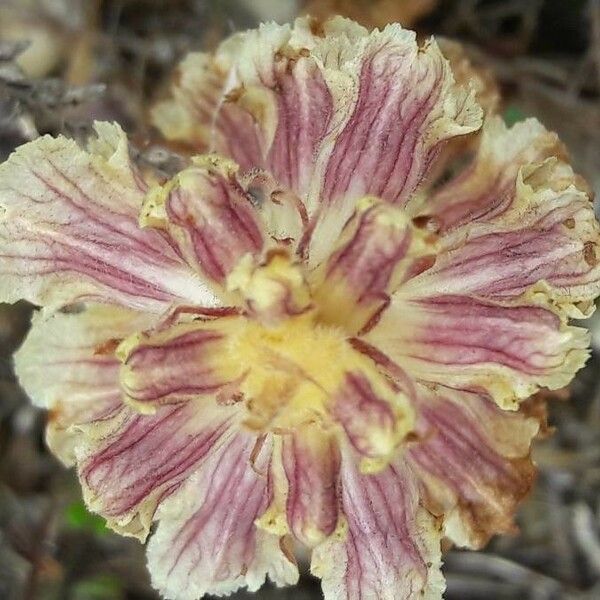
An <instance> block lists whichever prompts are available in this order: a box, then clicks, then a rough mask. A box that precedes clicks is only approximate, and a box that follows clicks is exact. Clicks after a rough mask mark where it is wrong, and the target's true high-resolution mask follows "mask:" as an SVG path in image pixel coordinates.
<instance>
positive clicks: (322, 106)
mask: <svg viewBox="0 0 600 600" xmlns="http://www.w3.org/2000/svg"><path fill="white" fill-rule="evenodd" d="M311 24H314V22H313V21H311V20H310V19H307V18H304V19H299V20H297V21H296V23H295V25H294V26H293V27H292V28H290V26H288V25H284V26H278V25H275V24H267V25H263V26H261V27H260V29H258V30H253V31H249V32H246V33H241V34H237V35H235V36H233V37H232V38H230V39H229V40H227V41H226V42H224V43H223V44H222V45H221V47H220V48H219V49H218V50H217V52H216V53H215V56H214V57H213V58H212V59H210V58H208V57H206V56H203V57H197V58H195V59H192V58H189V59H187V60H186V61H185V62H184V64H183V65H182V66H181V73H180V77H178V78H177V81H176V83H175V86H174V90H173V96H174V98H173V100H172V101H169V102H168V103H167V104H162V105H160V107H159V108H158V109H156V110H155V111H154V121H155V124H157V126H158V127H159V128H160V129H162V131H163V133H164V134H165V135H166V136H167V137H170V138H171V139H181V138H184V139H185V140H187V141H188V142H191V143H192V144H193V143H194V142H193V140H194V134H195V132H196V131H197V130H198V129H201V130H202V131H203V132H207V131H208V130H209V129H210V131H211V132H212V135H213V137H214V139H215V146H214V149H216V150H218V151H220V152H222V153H224V154H226V155H228V156H232V157H233V158H235V160H236V161H237V162H238V163H239V164H240V165H241V166H242V168H244V169H246V168H249V167H261V168H264V169H266V170H268V171H270V172H271V173H273V175H274V176H275V177H276V178H277V179H278V180H279V181H280V182H281V183H282V184H284V185H285V186H288V187H290V188H291V189H292V190H293V191H294V192H295V193H296V194H297V195H298V196H299V197H300V198H302V200H303V201H305V202H306V205H307V209H308V214H309V215H311V216H313V217H315V215H317V216H316V217H315V218H318V219H319V224H318V225H317V228H316V229H315V232H314V236H313V237H316V238H317V239H318V238H319V237H320V235H319V234H318V232H320V230H321V229H322V228H325V230H329V229H334V230H335V231H336V233H334V234H332V235H330V236H329V237H331V238H332V239H335V238H336V237H337V233H339V230H340V228H341V225H343V223H344V222H345V221H346V220H347V218H348V217H349V216H350V215H351V214H352V212H353V208H354V204H355V202H356V200H357V199H358V198H360V197H362V196H364V195H374V196H378V197H381V198H384V199H386V200H389V201H392V202H399V203H401V202H405V201H406V200H407V199H408V198H409V197H410V196H411V195H412V194H413V192H414V191H415V190H416V189H417V188H418V186H419V185H420V184H421V182H422V181H423V179H424V178H425V177H426V176H427V173H428V170H429V168H430V166H431V164H432V162H433V160H434V158H435V157H436V156H437V154H438V153H439V151H440V149H441V146H442V144H443V142H444V141H446V140H448V139H450V138H453V137H456V136H459V135H464V134H466V133H469V132H472V131H474V130H476V129H478V128H479V126H480V123H481V109H480V108H479V106H478V105H477V104H476V103H475V101H474V99H473V94H469V93H468V92H467V91H465V90H464V89H462V88H459V87H458V86H456V85H455V84H454V81H453V77H452V73H451V71H450V68H449V66H448V63H447V61H446V60H445V59H444V58H443V56H442V54H441V53H440V51H439V49H438V47H437V45H436V44H435V42H433V41H430V42H428V43H427V44H426V45H425V46H424V47H422V48H419V47H418V45H417V43H416V39H415V34H414V33H412V32H408V31H406V30H403V29H402V28H401V27H400V26H399V25H390V26H388V27H386V28H385V29H384V30H383V31H378V30H375V31H373V32H371V33H369V32H368V31H367V30H366V29H364V28H362V27H360V26H359V25H357V24H355V23H353V22H352V21H348V20H345V19H341V18H334V19H331V20H330V21H327V22H326V23H323V24H322V26H320V27H319V28H318V29H314V28H312V29H311ZM218 78H220V81H221V82H223V83H222V87H221V88H220V92H218V93H216V92H215V90H216V89H217V87H218V86H216V85H215V81H216V79H218ZM205 90H209V92H208V93H207V92H206V91H205ZM211 103H212V105H213V107H214V108H213V110H212V111H211V109H210V105H211ZM175 107H177V108H175ZM181 113H184V114H186V115H187V116H186V118H185V119H183V122H185V123H187V124H188V126H187V127H181V128H177V127H173V121H174V119H173V115H176V114H180V115H181ZM179 119H180V120H181V116H180V117H179ZM193 124H195V126H194V125H193ZM188 134H191V137H190V136H189V135H188ZM204 137H206V135H204ZM323 205H325V207H324V206H323ZM336 228H337V229H336ZM325 255H326V252H325V253H324V254H322V255H320V256H319V257H318V258H317V259H316V260H315V264H316V263H318V262H320V260H322V258H323V257H324V256H325Z"/></svg>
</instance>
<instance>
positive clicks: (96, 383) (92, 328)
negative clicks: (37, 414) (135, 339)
mask: <svg viewBox="0 0 600 600" xmlns="http://www.w3.org/2000/svg"><path fill="white" fill-rule="evenodd" d="M155 319H156V317H155V316H152V315H148V314H142V313H136V312H134V311H131V310H127V309H124V308H119V307H113V306H103V305H96V306H94V305H92V306H89V307H87V308H86V309H85V310H83V311H82V312H78V313H54V314H52V315H50V316H49V317H45V316H44V315H43V314H42V313H38V314H36V315H34V317H33V323H32V327H31V330H30V332H29V335H28V336H27V338H26V339H25V342H24V343H23V345H22V346H21V348H20V349H19V351H18V352H17V353H16V354H15V370H16V374H17V377H18V379H19V382H20V384H21V385H22V386H23V388H24V389H25V391H26V392H27V394H28V395H29V397H30V398H31V399H32V401H33V402H34V403H35V404H37V405H38V406H42V407H44V408H47V409H49V410H50V417H49V423H48V429H47V434H46V435H47V441H48V444H49V446H50V448H51V449H52V451H53V452H54V453H55V454H56V455H57V456H58V457H59V458H60V459H61V460H62V461H64V462H65V463H67V464H69V465H71V464H73V463H74V460H75V456H74V449H75V447H76V446H77V444H79V443H81V440H80V435H79V432H78V431H77V430H76V428H74V427H73V425H75V424H77V423H82V422H91V421H96V422H101V421H103V420H105V419H109V418H110V417H112V416H114V415H115V414H116V413H117V412H119V410H120V409H121V404H122V403H121V390H120V387H119V367H120V363H119V361H118V360H117V358H116V357H115V356H114V350H115V348H116V346H117V345H118V344H119V342H120V340H122V339H123V338H125V337H126V336H128V335H131V333H132V332H134V331H136V330H139V329H143V328H146V327H149V326H150V325H152V323H153V322H154V321H155Z"/></svg>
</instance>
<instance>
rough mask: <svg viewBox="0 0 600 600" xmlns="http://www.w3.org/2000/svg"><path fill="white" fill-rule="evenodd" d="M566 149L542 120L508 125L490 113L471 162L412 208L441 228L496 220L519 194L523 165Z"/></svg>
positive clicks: (540, 160) (414, 201)
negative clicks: (433, 220) (508, 126)
mask: <svg viewBox="0 0 600 600" xmlns="http://www.w3.org/2000/svg"><path fill="white" fill-rule="evenodd" d="M564 154H565V151H564V149H563V147H562V145H561V144H560V142H559V140H558V136H557V135H556V134H555V133H552V132H550V131H548V130H546V129H545V127H544V126H543V125H542V124H541V123H540V122H539V121H537V120H535V119H527V120H526V121H523V122H521V123H517V124H515V125H514V126H513V127H511V128H510V129H509V128H507V126H506V125H505V124H504V121H502V119H501V118H500V117H498V116H496V117H491V118H489V119H488V120H487V121H486V123H485V124H484V126H483V129H482V132H481V140H480V143H479V148H478V151H477V155H476V156H475V158H474V159H473V161H472V163H471V164H470V165H469V166H467V168H466V169H464V170H462V171H460V172H459V173H458V175H457V176H455V177H453V178H451V179H450V180H449V181H448V182H447V183H446V184H444V185H442V186H441V187H440V188H439V189H438V190H437V191H436V192H435V193H434V194H433V196H430V197H422V198H414V199H413V200H412V201H411V203H410V206H409V208H410V210H411V212H413V213H417V214H423V215H429V216H431V217H434V218H435V220H436V222H437V224H438V226H439V228H440V229H441V230H442V231H448V230H452V229H454V228H456V227H459V226H461V225H465V224H467V223H468V222H472V221H490V220H494V219H498V218H499V217H500V216H501V215H502V214H503V213H505V212H506V211H507V210H510V209H511V207H512V204H513V202H514V201H515V199H516V198H515V196H516V193H517V179H518V176H519V170H520V169H521V168H522V167H526V166H528V165H531V164H536V163H542V162H543V161H545V160H546V159H548V158H550V157H553V156H554V157H562V156H564ZM556 183H557V184H558V183H559V181H558V180H557V181H556Z"/></svg>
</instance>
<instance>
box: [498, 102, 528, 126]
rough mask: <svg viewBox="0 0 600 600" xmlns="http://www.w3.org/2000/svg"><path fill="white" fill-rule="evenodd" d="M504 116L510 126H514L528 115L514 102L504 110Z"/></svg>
mask: <svg viewBox="0 0 600 600" xmlns="http://www.w3.org/2000/svg"><path fill="white" fill-rule="evenodd" d="M502 116H503V118H504V122H505V123H506V124H507V125H508V126H509V127H512V126H513V125H514V124H515V123H518V122H519V121H523V120H524V119H525V118H526V117H527V115H526V114H525V113H524V112H523V111H522V110H521V109H520V108H519V107H518V106H515V105H514V104H511V105H510V106H508V107H507V108H506V110H505V111H504V115H502Z"/></svg>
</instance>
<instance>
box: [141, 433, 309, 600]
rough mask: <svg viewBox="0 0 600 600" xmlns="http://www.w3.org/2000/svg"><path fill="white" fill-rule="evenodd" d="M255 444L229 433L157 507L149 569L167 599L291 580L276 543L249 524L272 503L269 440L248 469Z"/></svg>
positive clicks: (190, 599) (291, 568)
mask: <svg viewBox="0 0 600 600" xmlns="http://www.w3.org/2000/svg"><path fill="white" fill-rule="evenodd" d="M255 443H256V438H254V437H252V436H250V435H247V434H244V433H238V434H237V435H234V436H233V437H231V438H230V439H229V441H228V443H227V444H226V445H224V446H223V447H222V448H221V449H220V450H219V451H218V452H215V453H214V454H213V455H212V456H211V458H210V460H208V461H207V462H206V463H205V464H204V465H203V466H202V468H201V469H200V470H199V472H198V473H197V474H196V475H195V476H194V477H192V478H191V479H190V480H189V481H188V483H187V484H186V486H185V488H182V490H181V491H180V492H178V493H176V494H174V495H173V496H172V497H171V498H169V499H168V500H167V501H165V502H164V503H163V504H162V506H161V508H160V511H159V514H158V518H159V525H158V528H157V531H156V533H155V534H154V535H153V536H152V538H151V540H150V543H149V545H148V566H149V569H150V573H151V576H152V583H153V585H154V586H155V587H156V588H157V589H158V590H159V592H160V593H161V594H163V595H164V596H166V597H167V598H178V599H180V600H196V599H197V598H201V597H202V596H203V595H204V594H215V595H218V596H221V595H226V594H229V593H231V592H234V591H235V590H237V589H238V588H240V587H242V586H247V587H248V589H249V590H250V591H255V590H257V589H258V588H259V587H260V586H261V585H262V584H263V583H264V581H265V577H266V576H267V575H268V576H269V578H270V579H271V580H273V581H274V582H275V583H276V584H278V585H284V584H290V583H295V581H296V580H297V578H298V571H297V569H296V566H295V564H293V563H291V562H290V560H289V559H288V558H287V557H286V555H285V554H284V553H283V552H282V550H281V549H280V548H279V541H278V539H277V537H276V536H274V535H272V534H270V533H267V532H265V531H263V530H261V529H259V528H257V527H256V525H255V523H254V522H255V520H256V519H258V517H260V516H261V514H262V513H263V512H264V511H265V510H266V509H267V507H268V506H269V503H270V501H271V498H272V490H271V488H270V484H269V480H268V477H267V476H266V475H265V474H266V473H268V471H269V462H270V454H271V442H270V441H269V442H267V443H265V444H263V446H262V448H261V450H260V452H259V455H258V456H257V457H255V460H254V465H251V460H252V454H253V448H254V446H255ZM253 467H254V468H253Z"/></svg>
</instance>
